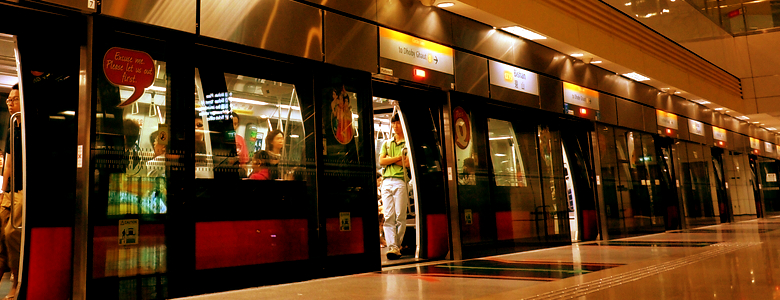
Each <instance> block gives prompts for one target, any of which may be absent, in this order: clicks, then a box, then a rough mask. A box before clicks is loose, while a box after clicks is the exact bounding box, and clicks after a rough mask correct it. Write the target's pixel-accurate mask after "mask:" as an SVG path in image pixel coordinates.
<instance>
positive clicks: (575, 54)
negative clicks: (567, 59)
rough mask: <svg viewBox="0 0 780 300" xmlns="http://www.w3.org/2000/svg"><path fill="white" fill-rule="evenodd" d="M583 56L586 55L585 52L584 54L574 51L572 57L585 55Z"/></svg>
mask: <svg viewBox="0 0 780 300" xmlns="http://www.w3.org/2000/svg"><path fill="white" fill-rule="evenodd" d="M583 56H585V54H582V53H572V54H571V57H583Z"/></svg>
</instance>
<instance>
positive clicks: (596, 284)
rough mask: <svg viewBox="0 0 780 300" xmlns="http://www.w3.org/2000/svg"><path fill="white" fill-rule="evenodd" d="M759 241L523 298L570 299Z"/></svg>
mask: <svg viewBox="0 0 780 300" xmlns="http://www.w3.org/2000/svg"><path fill="white" fill-rule="evenodd" d="M760 244H761V242H744V243H743V242H726V243H719V244H715V245H712V246H710V247H714V248H715V249H713V250H709V251H706V252H702V253H699V254H695V255H691V256H686V257H683V258H678V259H675V260H671V261H668V262H665V263H662V264H658V265H654V266H649V267H644V268H640V269H637V270H633V271H630V272H626V273H623V274H617V275H612V276H609V277H605V278H601V279H598V280H592V281H588V282H583V283H580V284H577V285H574V286H570V287H566V288H562V289H558V290H555V291H550V292H547V293H543V294H539V295H536V296H531V297H528V298H523V300H553V299H572V298H576V297H580V296H584V295H587V294H590V293H594V292H598V291H601V290H605V289H608V288H611V287H614V286H618V285H621V284H624V283H629V282H633V281H637V280H640V279H643V278H646V277H650V276H653V275H657V274H660V273H662V272H666V271H670V270H674V269H677V268H679V267H683V266H687V265H690V264H694V263H697V262H700V261H703V260H706V259H709V258H712V257H715V256H718V255H722V254H726V253H730V252H734V251H737V250H740V249H744V248H748V247H752V246H756V245H760Z"/></svg>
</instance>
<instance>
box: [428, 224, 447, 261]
mask: <svg viewBox="0 0 780 300" xmlns="http://www.w3.org/2000/svg"><path fill="white" fill-rule="evenodd" d="M426 222H427V225H428V231H427V233H428V258H434V257H444V256H445V255H447V252H449V251H450V246H449V233H448V229H447V228H448V227H449V226H447V215H445V214H430V215H427V216H426Z"/></svg>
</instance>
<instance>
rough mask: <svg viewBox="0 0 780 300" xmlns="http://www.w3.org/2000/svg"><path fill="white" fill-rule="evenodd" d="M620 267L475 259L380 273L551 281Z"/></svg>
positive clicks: (558, 262) (615, 265) (612, 265)
mask: <svg viewBox="0 0 780 300" xmlns="http://www.w3.org/2000/svg"><path fill="white" fill-rule="evenodd" d="M618 266H621V265H620V264H600V263H593V264H589V263H585V264H583V263H572V262H560V261H531V260H527V261H511V260H503V259H475V260H467V261H459V262H451V263H444V264H437V265H428V266H422V267H418V268H405V269H396V270H389V271H383V272H381V273H382V274H413V275H420V276H432V277H464V278H488V279H513V280H538V281H551V280H556V279H561V278H568V277H572V276H576V275H582V274H587V273H591V272H595V271H600V270H604V269H609V268H614V267H618Z"/></svg>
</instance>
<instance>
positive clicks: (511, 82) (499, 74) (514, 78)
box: [490, 60, 539, 95]
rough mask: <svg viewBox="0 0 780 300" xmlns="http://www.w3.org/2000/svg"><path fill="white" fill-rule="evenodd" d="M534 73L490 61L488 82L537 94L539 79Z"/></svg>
mask: <svg viewBox="0 0 780 300" xmlns="http://www.w3.org/2000/svg"><path fill="white" fill-rule="evenodd" d="M537 77H538V76H537V75H536V73H534V72H531V71H526V70H523V69H520V68H518V67H515V66H512V65H507V64H505V63H500V62H497V61H492V60H491V61H490V84H492V85H495V86H500V87H503V88H508V89H510V90H515V91H520V92H523V93H529V94H533V95H539V79H538V78H537Z"/></svg>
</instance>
